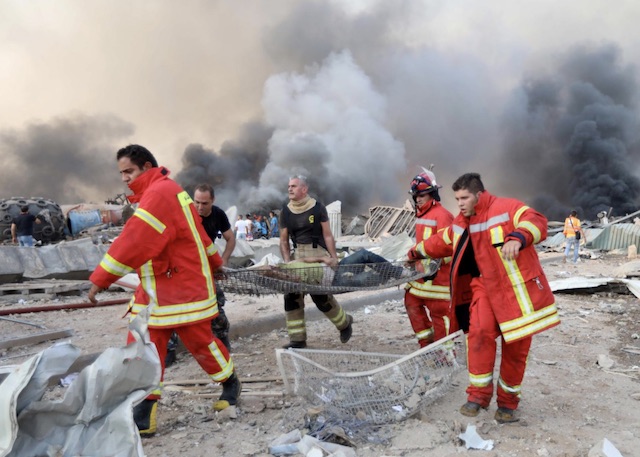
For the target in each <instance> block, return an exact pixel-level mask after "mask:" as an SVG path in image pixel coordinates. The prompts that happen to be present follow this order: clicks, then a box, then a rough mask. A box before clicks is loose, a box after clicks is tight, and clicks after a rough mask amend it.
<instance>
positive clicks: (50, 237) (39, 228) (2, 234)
mask: <svg viewBox="0 0 640 457" xmlns="http://www.w3.org/2000/svg"><path fill="white" fill-rule="evenodd" d="M25 205H27V206H29V213H30V214H33V215H34V216H40V219H41V220H42V223H41V224H34V225H33V237H34V238H35V239H36V240H38V241H41V242H42V244H47V243H52V242H55V241H60V240H63V239H64V229H65V217H64V214H63V212H62V209H61V208H60V205H58V204H57V203H56V202H54V201H53V200H49V199H47V198H42V197H31V198H26V197H11V198H8V199H4V200H0V241H7V240H9V241H11V223H12V221H13V219H14V218H15V217H17V216H18V215H19V214H20V208H21V207H22V206H25Z"/></svg>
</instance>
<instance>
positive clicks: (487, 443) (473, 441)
mask: <svg viewBox="0 0 640 457" xmlns="http://www.w3.org/2000/svg"><path fill="white" fill-rule="evenodd" d="M458 438H460V439H461V440H462V441H463V442H464V445H465V447H466V448H467V449H479V450H481V451H490V450H492V449H493V440H485V439H483V438H482V437H480V435H478V432H477V431H476V426H475V425H471V424H469V425H467V429H466V430H465V432H464V433H461V434H460V435H458Z"/></svg>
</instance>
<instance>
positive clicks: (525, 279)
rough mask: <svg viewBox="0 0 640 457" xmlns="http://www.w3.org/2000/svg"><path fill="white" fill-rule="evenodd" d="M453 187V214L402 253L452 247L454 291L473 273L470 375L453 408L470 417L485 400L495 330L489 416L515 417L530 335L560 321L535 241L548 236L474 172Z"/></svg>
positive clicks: (536, 216)
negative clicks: (443, 226) (435, 231)
mask: <svg viewBox="0 0 640 457" xmlns="http://www.w3.org/2000/svg"><path fill="white" fill-rule="evenodd" d="M452 187H453V190H454V192H455V197H456V201H457V204H458V208H459V209H460V214H459V215H458V216H457V217H456V218H455V219H454V221H453V224H452V225H451V226H450V227H448V228H447V229H446V230H444V231H442V232H439V233H438V234H437V235H436V236H432V237H431V238H429V239H428V240H426V241H424V242H423V243H421V244H419V245H418V246H416V248H415V252H414V253H412V254H410V256H409V258H415V257H416V256H426V255H429V256H431V257H435V258H439V257H446V256H450V255H453V259H452V262H451V283H452V291H451V292H452V296H454V297H455V296H456V295H458V294H457V292H456V287H458V286H460V282H461V281H460V278H464V277H467V276H469V275H470V276H471V277H472V279H471V292H472V301H471V307H470V323H469V324H470V325H469V333H468V338H467V351H468V352H467V358H468V368H469V381H470V383H469V386H468V387H467V400H468V401H467V402H466V403H465V404H464V405H462V407H461V408H460V412H461V413H462V414H464V415H465V416H472V417H473V416H477V415H478V413H479V412H480V409H481V408H483V409H486V408H488V407H489V404H490V402H491V398H492V396H493V369H494V365H495V358H496V349H497V343H496V338H497V337H500V338H501V341H502V359H501V362H500V377H499V378H498V380H497V403H498V409H497V411H496V413H495V419H496V420H497V421H498V422H500V423H506V422H514V421H517V420H518V418H517V417H516V414H515V410H516V409H517V407H518V402H519V401H520V390H521V384H522V379H523V378H524V372H525V367H526V362H527V356H528V354H529V348H530V346H531V340H532V336H533V335H534V334H536V333H540V332H542V331H544V330H548V329H550V328H552V327H555V326H556V325H558V324H559V323H560V318H559V317H558V310H557V308H556V304H555V298H554V296H553V293H552V292H551V289H550V287H549V283H548V282H547V278H546V277H545V274H544V272H543V270H542V266H541V265H540V260H539V259H538V255H537V253H536V250H535V248H534V244H536V243H539V242H540V241H542V240H544V239H545V238H546V237H547V219H546V218H545V217H544V216H543V215H542V214H540V213H538V212H537V211H535V210H533V209H532V208H529V207H528V206H526V205H525V204H524V203H522V202H520V201H518V200H515V199H510V198H501V197H495V196H493V195H491V194H490V193H489V192H487V191H486V190H484V185H483V184H482V181H481V179H480V175H479V174H477V173H467V174H465V175H462V176H461V177H460V178H458V179H457V180H456V182H455V183H454V184H453V186H452Z"/></svg>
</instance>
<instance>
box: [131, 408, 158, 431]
mask: <svg viewBox="0 0 640 457" xmlns="http://www.w3.org/2000/svg"><path fill="white" fill-rule="evenodd" d="M157 409H158V400H147V399H145V400H142V402H141V403H139V404H137V405H136V406H135V407H134V408H133V421H134V422H135V423H136V426H137V427H138V431H139V433H140V436H153V435H155V433H156V427H157V422H156V411H157Z"/></svg>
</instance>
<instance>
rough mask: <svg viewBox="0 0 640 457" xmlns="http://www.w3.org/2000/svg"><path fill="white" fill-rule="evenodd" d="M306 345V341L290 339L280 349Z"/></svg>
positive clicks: (302, 347) (300, 347) (304, 346)
mask: <svg viewBox="0 0 640 457" xmlns="http://www.w3.org/2000/svg"><path fill="white" fill-rule="evenodd" d="M306 347H307V342H306V341H290V342H289V343H287V344H285V345H284V346H282V349H304V348H306Z"/></svg>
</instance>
